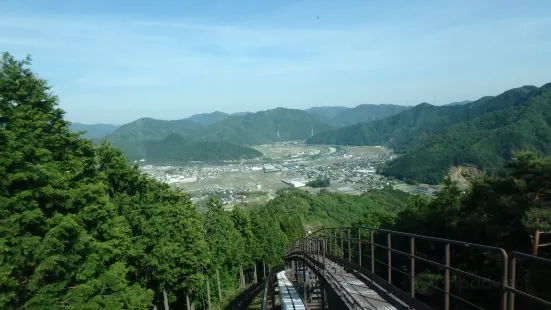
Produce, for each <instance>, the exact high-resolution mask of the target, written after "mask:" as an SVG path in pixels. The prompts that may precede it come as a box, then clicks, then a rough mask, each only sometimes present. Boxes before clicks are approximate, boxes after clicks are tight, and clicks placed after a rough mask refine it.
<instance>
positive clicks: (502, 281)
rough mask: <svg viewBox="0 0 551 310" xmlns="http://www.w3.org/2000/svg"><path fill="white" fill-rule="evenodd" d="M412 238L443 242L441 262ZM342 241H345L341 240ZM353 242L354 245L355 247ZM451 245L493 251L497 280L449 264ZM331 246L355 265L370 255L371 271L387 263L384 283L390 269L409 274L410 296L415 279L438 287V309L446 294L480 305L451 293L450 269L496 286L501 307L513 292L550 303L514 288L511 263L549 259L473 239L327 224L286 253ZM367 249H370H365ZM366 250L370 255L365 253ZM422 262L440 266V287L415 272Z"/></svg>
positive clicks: (505, 308)
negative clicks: (397, 244) (401, 263)
mask: <svg viewBox="0 0 551 310" xmlns="http://www.w3.org/2000/svg"><path fill="white" fill-rule="evenodd" d="M352 231H354V232H355V233H356V232H357V234H354V235H355V236H354V237H353V236H351V232H352ZM366 234H367V235H368V238H367V239H366V238H365V237H363V236H364V235H366ZM375 234H379V235H380V234H386V235H387V238H386V239H387V240H386V244H381V243H380V242H375V238H374V235H375ZM393 236H399V237H407V238H409V240H410V242H409V247H410V251H409V253H407V252H404V251H400V250H398V249H396V248H393V247H392V242H391V241H392V237H393ZM416 240H426V241H430V242H432V243H436V244H442V245H444V246H445V249H444V253H443V254H444V255H443V256H444V258H445V259H444V262H443V263H441V262H436V261H433V260H431V259H429V258H428V257H427V258H424V257H420V256H419V255H418V253H417V250H418V249H417V248H416V246H415V241H416ZM316 241H322V244H324V246H323V251H320V249H319V248H318V247H319V245H314V244H313V243H314V242H316ZM345 241H346V243H347V244H345ZM352 242H354V243H355V244H354V249H353V248H352ZM362 245H367V247H366V249H363V250H362ZM356 246H357V248H356ZM452 246H453V247H454V248H455V249H458V248H469V249H473V250H476V251H478V252H482V253H494V254H496V255H498V256H499V260H500V263H499V266H500V269H501V270H500V271H501V274H500V277H499V280H497V279H495V280H494V279H490V278H485V277H483V276H481V275H477V274H475V273H471V272H467V271H464V270H461V269H459V268H454V267H452V266H451V264H450V260H451V249H452ZM376 248H378V249H382V250H383V251H385V252H386V253H387V259H386V260H387V262H386V263H384V262H382V261H380V260H377V259H376V258H375V255H374V253H375V249H376ZM334 249H339V250H340V253H339V254H338V257H340V258H341V259H345V253H347V254H348V255H347V257H346V258H347V259H348V261H350V262H352V255H353V252H354V253H357V255H356V256H357V260H358V261H357V263H356V264H357V266H360V267H363V262H362V258H363V257H368V258H369V259H370V264H369V265H370V267H371V268H369V269H370V270H371V272H372V273H373V274H376V273H375V271H376V270H375V263H376V262H378V263H381V264H383V265H386V267H387V278H386V281H387V282H388V284H392V272H393V271H396V272H399V273H401V274H404V275H405V276H407V277H408V278H409V287H410V294H411V296H412V297H415V293H416V292H415V283H416V281H420V282H425V283H426V284H428V285H429V286H432V287H434V288H436V289H438V290H439V291H441V292H443V293H444V304H443V307H442V309H444V310H449V309H450V298H454V300H457V301H461V302H464V303H466V304H468V305H470V306H474V307H476V308H479V309H482V308H481V307H480V306H477V305H475V304H473V303H471V302H469V301H467V300H465V299H463V298H461V297H460V296H458V295H456V294H453V293H452V290H451V281H452V277H451V274H450V273H451V272H453V273H454V274H459V275H461V276H464V277H469V278H471V279H475V280H477V281H480V283H481V284H482V283H485V284H490V285H493V286H494V287H495V288H496V289H499V290H500V297H499V309H501V310H514V297H515V294H518V295H521V296H524V297H527V298H529V299H531V300H533V301H534V302H537V303H540V304H542V305H545V306H551V302H549V301H546V300H543V299H541V298H539V297H536V296H533V295H530V294H528V293H525V292H521V291H519V290H517V289H516V288H515V277H516V274H515V264H516V261H517V259H524V260H531V261H535V262H539V263H544V264H549V265H551V260H548V259H545V258H541V257H537V256H532V255H528V254H524V253H519V252H511V253H510V254H508V253H507V252H506V251H505V250H504V249H503V248H498V247H493V246H487V245H482V244H475V243H469V242H462V241H458V240H451V239H444V238H437V237H430V236H423V235H417V234H411V233H405V232H399V231H393V230H388V229H380V228H373V227H369V226H345V227H327V228H319V229H317V230H315V231H313V232H311V233H310V234H309V235H308V236H305V237H303V238H301V239H300V240H297V242H296V243H295V244H294V245H293V246H292V247H290V248H289V249H287V251H286V255H288V254H289V253H290V252H291V251H297V252H301V253H303V257H305V258H306V257H310V254H316V253H317V254H321V253H320V252H323V254H324V257H325V256H326V255H325V254H326V253H331V254H332V253H334V252H333V250H334ZM369 249H370V250H369ZM367 253H369V254H370V255H366V254H367ZM392 254H396V255H399V256H402V257H406V258H407V259H409V269H410V270H409V271H410V272H409V273H407V272H404V271H403V270H400V269H398V268H396V267H393V266H392ZM418 261H419V262H424V263H427V264H430V265H432V266H435V267H437V268H439V269H444V288H443V289H441V288H438V287H436V286H434V285H432V284H431V283H428V282H426V281H425V280H423V279H420V278H419V276H418V275H417V274H416V272H415V264H416V262H418Z"/></svg>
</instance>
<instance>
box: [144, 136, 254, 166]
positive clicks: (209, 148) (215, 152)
mask: <svg viewBox="0 0 551 310" xmlns="http://www.w3.org/2000/svg"><path fill="white" fill-rule="evenodd" d="M143 145H144V151H145V159H146V160H147V162H148V163H181V162H189V161H221V160H232V159H249V158H255V157H261V156H262V153H261V152H259V151H257V150H255V149H253V148H249V147H244V146H239V145H235V144H231V143H228V142H223V141H193V140H190V139H187V138H184V137H182V136H181V135H179V134H175V133H173V134H170V135H168V136H167V137H166V138H164V139H163V140H161V141H156V140H149V141H145V142H144V144H143Z"/></svg>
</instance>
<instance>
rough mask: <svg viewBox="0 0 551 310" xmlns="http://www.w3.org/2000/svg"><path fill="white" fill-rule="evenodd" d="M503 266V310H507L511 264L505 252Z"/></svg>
mask: <svg viewBox="0 0 551 310" xmlns="http://www.w3.org/2000/svg"><path fill="white" fill-rule="evenodd" d="M502 254H503V256H502V258H503V264H502V265H501V283H500V284H501V287H500V288H501V303H500V306H501V310H505V309H506V308H507V280H508V278H509V277H508V271H509V268H508V264H509V258H508V255H507V252H505V250H503V253H502Z"/></svg>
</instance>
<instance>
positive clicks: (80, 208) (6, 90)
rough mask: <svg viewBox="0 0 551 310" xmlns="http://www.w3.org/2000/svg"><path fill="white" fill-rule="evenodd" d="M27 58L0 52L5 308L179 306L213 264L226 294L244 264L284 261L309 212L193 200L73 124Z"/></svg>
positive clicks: (0, 274) (202, 290) (0, 279)
mask: <svg viewBox="0 0 551 310" xmlns="http://www.w3.org/2000/svg"><path fill="white" fill-rule="evenodd" d="M29 65H30V59H29V58H27V59H25V60H23V61H18V60H16V59H14V58H13V57H12V56H11V55H9V54H7V53H4V54H3V55H2V60H1V63H0V115H1V117H0V120H1V123H2V126H0V173H1V183H0V262H1V263H0V308H1V309H19V308H26V309H99V308H104V309H150V308H151V306H152V305H157V306H159V307H160V306H161V305H163V303H167V304H170V305H171V307H176V308H179V307H182V305H185V303H186V295H187V296H189V297H190V298H191V302H192V304H194V305H196V306H197V307H201V306H202V305H203V304H204V303H205V300H206V298H205V294H206V284H207V283H208V282H207V280H208V281H211V288H212V291H213V292H214V287H215V286H214V283H215V282H214V279H215V275H216V273H218V274H219V277H220V282H221V289H222V292H221V293H222V300H219V297H218V294H212V301H213V303H214V304H215V305H223V304H224V303H225V302H226V301H227V299H228V298H229V297H231V296H232V294H234V293H235V292H236V291H237V290H238V287H239V283H240V280H239V274H240V268H243V269H249V270H250V269H251V268H253V267H254V266H255V265H258V266H259V267H260V266H262V263H261V262H265V263H266V265H267V266H268V267H269V266H273V265H275V264H279V263H280V262H281V260H282V256H281V254H282V251H283V249H284V248H285V247H286V246H287V245H288V244H289V242H290V241H292V240H294V239H296V238H297V236H298V233H299V232H300V231H301V229H300V227H301V226H300V225H301V223H300V222H298V221H295V220H294V219H293V218H285V219H283V218H281V216H280V215H278V214H272V213H270V212H269V211H268V210H266V209H254V208H252V209H250V210H249V211H248V212H243V211H242V210H241V209H239V208H237V209H235V210H234V211H232V212H226V211H224V209H223V207H222V206H221V204H220V203H219V202H218V201H216V200H212V199H211V200H209V201H207V202H205V203H204V204H202V205H201V206H196V205H194V204H192V203H191V201H190V199H189V197H188V196H186V195H184V194H181V193H178V192H174V191H172V190H170V189H169V188H168V186H167V185H164V184H161V183H157V182H155V181H153V180H151V179H149V178H147V177H146V176H145V175H143V174H141V173H140V172H139V171H138V169H137V167H135V166H131V165H129V164H128V161H127V160H126V159H125V157H124V156H123V154H122V152H121V151H120V150H118V149H115V148H113V147H112V146H110V145H109V144H107V143H103V144H101V145H100V146H97V147H95V146H94V145H93V144H92V142H91V141H90V140H87V139H84V138H81V137H79V135H78V134H76V133H72V132H71V131H70V129H69V123H68V122H67V121H65V120H64V119H63V115H64V112H63V111H62V110H61V109H59V108H58V107H57V101H58V99H57V97H55V96H53V95H52V94H51V88H50V86H49V85H48V84H47V82H46V81H45V80H42V79H40V78H38V77H37V75H36V74H34V73H33V72H32V71H31V70H30V68H29ZM284 228H285V229H284ZM260 274H261V273H260Z"/></svg>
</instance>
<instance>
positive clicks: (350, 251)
mask: <svg viewBox="0 0 551 310" xmlns="http://www.w3.org/2000/svg"><path fill="white" fill-rule="evenodd" d="M348 261H349V262H351V261H352V250H351V247H350V228H348Z"/></svg>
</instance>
